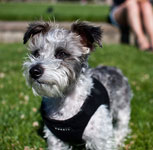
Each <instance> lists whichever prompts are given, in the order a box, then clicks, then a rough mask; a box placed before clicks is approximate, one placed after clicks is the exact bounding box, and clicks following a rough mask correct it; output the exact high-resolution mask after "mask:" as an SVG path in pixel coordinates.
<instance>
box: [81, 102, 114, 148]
mask: <svg viewBox="0 0 153 150" xmlns="http://www.w3.org/2000/svg"><path fill="white" fill-rule="evenodd" d="M83 139H84V140H85V141H86V149H90V150H116V144H115V141H114V135H113V126H112V118H111V116H110V114H109V111H108V109H107V108H106V107H105V106H104V105H102V106H100V107H99V108H98V110H97V111H96V112H95V114H94V115H93V116H92V118H91V119H90V121H89V123H88V125H87V127H86V129H85V131H84V134H83Z"/></svg>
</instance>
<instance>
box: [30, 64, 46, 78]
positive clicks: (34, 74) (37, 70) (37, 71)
mask: <svg viewBox="0 0 153 150" xmlns="http://www.w3.org/2000/svg"><path fill="white" fill-rule="evenodd" d="M43 72H44V69H43V68H42V66H41V65H40V64H37V65H35V66H33V67H32V68H31V69H30V71H29V73H30V76H31V78H33V79H38V78H40V77H41V76H42V74H43Z"/></svg>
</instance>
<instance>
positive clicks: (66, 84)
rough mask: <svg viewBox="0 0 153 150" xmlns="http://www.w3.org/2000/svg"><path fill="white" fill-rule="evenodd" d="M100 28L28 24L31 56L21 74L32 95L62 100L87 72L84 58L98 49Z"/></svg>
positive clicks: (26, 37)
mask: <svg viewBox="0 0 153 150" xmlns="http://www.w3.org/2000/svg"><path fill="white" fill-rule="evenodd" d="M101 36H102V31H101V29H100V27H94V26H92V25H88V24H87V23H85V22H76V23H74V24H72V26H71V30H65V29H62V28H58V27H56V26H55V25H54V26H52V25H51V24H49V23H45V22H36V23H31V24H30V25H29V27H28V29H27V31H26V33H25V35H24V44H26V43H27V42H28V47H29V48H28V49H29V51H30V54H29V56H28V59H27V61H26V62H25V63H24V65H23V66H24V74H25V76H26V78H27V81H28V83H29V84H30V85H31V86H32V88H33V90H34V92H35V93H37V94H39V95H41V96H47V97H61V96H63V95H65V94H66V93H67V92H69V90H71V89H72V88H73V87H74V85H75V83H76V81H77V79H78V77H79V76H80V74H81V73H83V72H84V71H85V70H86V67H87V57H88V55H89V53H90V52H91V51H92V50H93V49H94V48H95V46H96V44H98V45H100V46H101Z"/></svg>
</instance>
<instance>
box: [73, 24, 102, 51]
mask: <svg viewBox="0 0 153 150" xmlns="http://www.w3.org/2000/svg"><path fill="white" fill-rule="evenodd" d="M71 30H72V32H75V33H77V34H78V35H80V36H81V43H82V44H83V45H84V46H85V47H88V48H90V50H93V49H94V48H95V46H96V44H98V45H99V46H100V47H102V44H101V38H102V30H101V28H100V27H95V26H92V25H88V24H87V23H85V22H75V23H73V24H72V26H71Z"/></svg>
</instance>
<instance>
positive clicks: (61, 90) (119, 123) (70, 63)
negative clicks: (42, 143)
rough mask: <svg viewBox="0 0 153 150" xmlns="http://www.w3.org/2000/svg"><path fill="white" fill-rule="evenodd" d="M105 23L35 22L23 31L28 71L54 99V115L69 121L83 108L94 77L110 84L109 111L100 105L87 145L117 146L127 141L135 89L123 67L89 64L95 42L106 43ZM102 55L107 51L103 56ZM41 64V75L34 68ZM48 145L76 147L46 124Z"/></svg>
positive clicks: (94, 149) (95, 149)
mask: <svg viewBox="0 0 153 150" xmlns="http://www.w3.org/2000/svg"><path fill="white" fill-rule="evenodd" d="M101 37H102V31H101V29H100V27H95V26H92V25H89V24H88V23H85V22H75V23H73V24H72V26H71V30H65V29H62V28H58V27H57V26H55V25H52V24H51V23H45V22H35V23H31V24H30V25H29V27H28V29H27V31H26V33H25V35H24V44H25V43H27V41H29V42H28V45H29V51H30V54H29V57H28V59H27V61H26V62H25V63H24V65H23V66H24V75H25V77H26V79H27V81H28V83H29V85H30V86H32V89H33V91H34V93H35V94H38V95H40V96H45V97H49V98H50V97H52V98H54V99H53V100H52V101H51V102H50V103H51V105H50V109H51V112H52V113H51V115H50V118H53V119H57V120H65V119H68V118H71V117H73V116H74V115H75V114H77V113H78V112H79V111H80V107H81V106H82V105H83V103H84V101H85V99H86V97H87V96H88V95H90V92H91V89H92V87H93V82H92V78H91V76H92V77H95V78H96V79H98V80H99V81H100V82H101V83H102V84H103V85H104V86H105V88H106V89H107V91H108V94H109V98H110V111H109V110H108V109H107V108H106V106H105V105H101V106H100V107H99V108H98V109H97V111H96V112H95V113H94V115H93V116H92V118H91V119H90V121H89V123H88V125H87V126H86V128H85V130H84V133H83V136H82V138H83V140H84V141H85V147H86V149H91V150H114V149H117V145H121V144H122V143H123V142H124V138H125V136H126V135H127V134H128V132H129V128H128V122H129V119H130V99H131V96H132V94H131V91H130V87H129V85H128V80H127V78H126V77H124V76H123V74H122V73H121V71H120V70H119V69H116V68H114V67H107V66H100V67H97V68H95V69H90V68H89V67H88V62H87V60H88V56H89V54H90V53H91V52H92V51H93V50H94V48H95V46H96V45H99V46H101ZM101 57H102V56H101ZM37 65H39V66H41V68H42V69H43V70H42V75H41V76H40V77H37V79H34V78H33V77H32V76H31V74H30V73H29V72H30V70H31V68H33V67H35V66H37ZM45 137H46V138H47V141H48V149H49V150H68V149H72V146H69V144H68V143H65V142H63V141H61V140H60V139H58V138H57V137H56V136H54V135H53V134H52V133H51V132H50V130H49V129H48V128H47V127H45Z"/></svg>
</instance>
